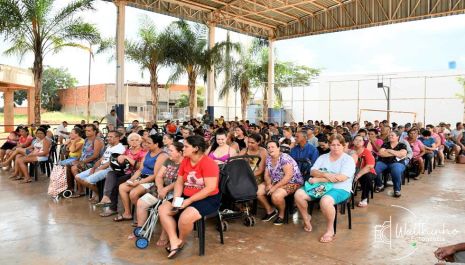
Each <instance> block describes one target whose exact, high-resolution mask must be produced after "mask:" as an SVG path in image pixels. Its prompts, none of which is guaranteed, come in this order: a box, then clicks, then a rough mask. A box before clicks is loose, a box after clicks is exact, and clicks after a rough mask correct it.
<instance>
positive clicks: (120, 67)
mask: <svg viewBox="0 0 465 265" xmlns="http://www.w3.org/2000/svg"><path fill="white" fill-rule="evenodd" d="M115 4H116V7H117V17H116V86H115V87H116V106H117V110H116V114H117V115H118V118H119V119H120V120H121V121H123V122H124V104H123V102H124V101H123V100H124V98H123V90H124V89H123V86H124V30H125V20H126V19H125V7H126V3H125V2H124V1H118V2H116V3H115ZM118 110H119V111H118ZM118 125H119V124H118Z"/></svg>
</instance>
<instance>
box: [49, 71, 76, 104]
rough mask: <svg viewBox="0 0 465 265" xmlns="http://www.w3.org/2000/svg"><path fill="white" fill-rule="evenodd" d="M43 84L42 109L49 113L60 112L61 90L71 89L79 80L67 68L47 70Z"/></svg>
mask: <svg viewBox="0 0 465 265" xmlns="http://www.w3.org/2000/svg"><path fill="white" fill-rule="evenodd" d="M42 82H43V84H42V100H41V101H42V108H44V109H46V110H49V111H59V110H60V109H61V104H60V98H59V97H58V90H59V89H64V88H71V87H75V86H76V85H77V79H76V78H74V77H73V76H72V75H71V74H70V73H69V72H68V69H66V68H53V67H48V68H45V70H44V75H43V81H42Z"/></svg>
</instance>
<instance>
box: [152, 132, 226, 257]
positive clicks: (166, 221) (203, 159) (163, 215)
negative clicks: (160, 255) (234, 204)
mask: <svg viewBox="0 0 465 265" xmlns="http://www.w3.org/2000/svg"><path fill="white" fill-rule="evenodd" d="M206 148H207V144H206V143H205V140H204V139H203V137H201V136H199V135H193V136H189V137H187V138H186V140H185V141H184V148H183V154H184V159H183V161H182V162H181V165H180V166H179V172H178V176H179V177H178V178H177V180H176V184H175V186H174V199H175V200H176V199H177V198H178V197H181V195H182V196H183V197H184V201H183V202H182V205H181V207H179V208H174V207H173V205H172V203H171V202H165V203H164V204H163V205H162V206H160V209H159V211H158V212H159V215H160V222H161V225H162V226H163V229H164V230H165V231H166V233H167V234H168V238H169V242H170V247H169V248H167V250H168V251H169V252H170V254H169V255H168V258H169V259H171V258H174V257H175V256H176V255H177V254H178V253H179V251H181V250H182V248H183V247H184V240H185V239H186V237H187V236H188V235H189V234H190V233H191V232H192V229H193V226H194V223H195V222H196V221H197V220H199V219H200V218H203V217H204V216H207V215H209V214H212V213H214V212H215V211H217V210H218V209H219V207H220V200H221V197H220V193H219V189H218V182H219V168H218V165H217V164H216V163H215V162H214V161H213V159H211V158H209V157H208V156H207V155H206V154H205V150H206ZM180 210H181V211H182V213H181V214H180V216H179V221H178V229H179V237H178V234H177V233H176V226H177V224H176V221H175V219H174V216H175V215H176V214H177V213H178V211H180Z"/></svg>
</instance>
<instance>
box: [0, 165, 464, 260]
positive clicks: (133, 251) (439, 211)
mask: <svg viewBox="0 0 465 265" xmlns="http://www.w3.org/2000/svg"><path fill="white" fill-rule="evenodd" d="M464 170H465V165H459V164H453V163H450V162H449V163H446V167H444V168H436V170H434V171H433V173H432V174H431V175H425V176H424V177H423V178H422V179H421V180H416V181H413V180H411V181H410V183H407V184H406V185H405V186H402V197H401V198H399V199H396V198H393V197H391V196H389V194H388V193H389V192H390V191H391V190H392V187H389V188H387V189H386V191H385V192H383V193H375V194H374V199H372V200H370V203H369V206H368V208H358V207H356V209H355V210H353V211H352V230H349V229H348V227H347V226H348V221H347V214H345V215H338V220H339V221H338V225H337V234H336V239H335V241H334V242H332V243H330V244H322V243H319V242H318V238H319V237H320V236H321V235H322V233H323V232H324V225H325V222H324V218H323V215H322V213H321V212H320V211H319V210H317V209H315V210H314V213H313V218H312V219H313V220H312V224H313V231H312V232H311V233H307V232H304V230H303V229H302V221H301V220H300V219H298V215H297V214H296V215H294V216H293V222H292V223H290V224H285V225H282V226H274V225H273V224H271V223H264V222H261V221H258V223H257V224H256V226H254V227H245V226H244V225H243V224H242V221H241V220H233V221H230V222H229V230H228V231H227V232H225V244H224V245H221V244H220V243H219V235H218V232H216V230H215V224H214V223H212V222H207V224H206V252H205V256H203V257H199V256H198V239H197V238H194V237H193V234H194V233H192V235H191V236H190V237H189V238H188V240H187V246H186V249H184V250H183V252H182V253H181V255H180V256H179V257H177V258H176V260H175V261H171V260H168V259H166V255H167V253H166V251H165V250H164V249H162V248H157V247H156V246H155V242H156V239H157V237H158V234H159V231H160V230H159V227H157V229H156V230H155V234H154V236H153V238H152V242H150V244H149V246H148V248H147V249H145V250H139V249H137V248H136V247H135V245H134V241H133V240H128V239H127V236H128V235H129V234H130V233H132V229H133V228H132V227H131V224H130V222H122V223H115V222H113V221H112V220H111V218H112V217H108V218H102V217H100V216H99V215H98V213H99V210H98V209H95V208H94V207H93V206H92V205H91V204H90V203H89V202H88V200H87V197H81V198H78V199H61V200H60V201H59V202H58V203H57V202H54V200H52V199H50V198H49V197H48V196H47V186H48V182H49V179H48V178H47V177H46V176H41V177H40V178H39V181H38V182H34V183H33V184H32V185H22V184H19V183H18V182H14V181H11V180H9V179H8V176H9V175H8V174H7V173H6V172H4V171H0V191H1V192H0V220H1V221H0V231H2V237H1V238H0V264H37V265H41V264H44V265H45V264H113V265H118V264H148V263H149V264H435V263H436V262H437V259H435V257H434V255H433V251H434V250H435V249H436V248H437V247H438V246H443V245H445V244H452V243H457V242H459V241H463V238H464V237H463V235H464V233H465V224H464V222H463V220H464V219H465V203H464V202H465V189H464V186H465V185H464V183H465V174H463V172H464ZM359 199H360V193H359V194H358V196H357V201H358V200H359ZM392 205H398V206H402V207H404V208H405V209H408V210H409V211H411V213H409V212H407V211H406V210H404V209H400V208H398V207H393V206H392ZM261 214H262V211H261V210H259V213H258V216H261ZM388 220H391V221H392V224H391V229H392V230H391V232H392V240H391V241H390V242H391V245H389V244H387V242H384V243H383V242H380V241H379V240H377V237H376V226H377V225H383V223H384V222H385V221H388ZM421 224H424V225H423V226H424V228H425V229H426V230H425V232H424V233H423V234H422V235H423V238H421V236H419V235H418V229H419V228H417V232H416V233H417V235H414V236H413V237H408V236H402V237H399V238H396V237H395V233H396V227H404V225H405V226H407V227H409V228H410V229H413V228H414V227H415V225H416V226H417V227H418V225H421ZM443 227H444V229H446V231H449V232H453V231H454V229H455V230H457V232H458V234H457V233H455V232H454V234H452V233H451V234H439V235H438V236H437V237H436V236H434V237H431V236H429V235H427V234H426V232H433V231H442V230H443ZM384 235H385V236H388V235H389V233H388V231H385V233H384ZM435 238H437V240H440V241H433V242H430V241H429V240H431V239H435ZM404 256H405V257H404ZM399 258H401V259H399Z"/></svg>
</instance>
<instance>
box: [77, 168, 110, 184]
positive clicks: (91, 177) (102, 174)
mask: <svg viewBox="0 0 465 265" xmlns="http://www.w3.org/2000/svg"><path fill="white" fill-rule="evenodd" d="M108 172H110V168H105V169H102V170H99V171H97V172H94V174H90V169H88V170H86V171H83V172H81V173H79V174H77V175H76V176H77V177H79V178H80V179H82V180H84V181H86V182H88V183H90V184H97V182H99V181H101V180H102V179H104V178H106V177H107V173H108Z"/></svg>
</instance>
